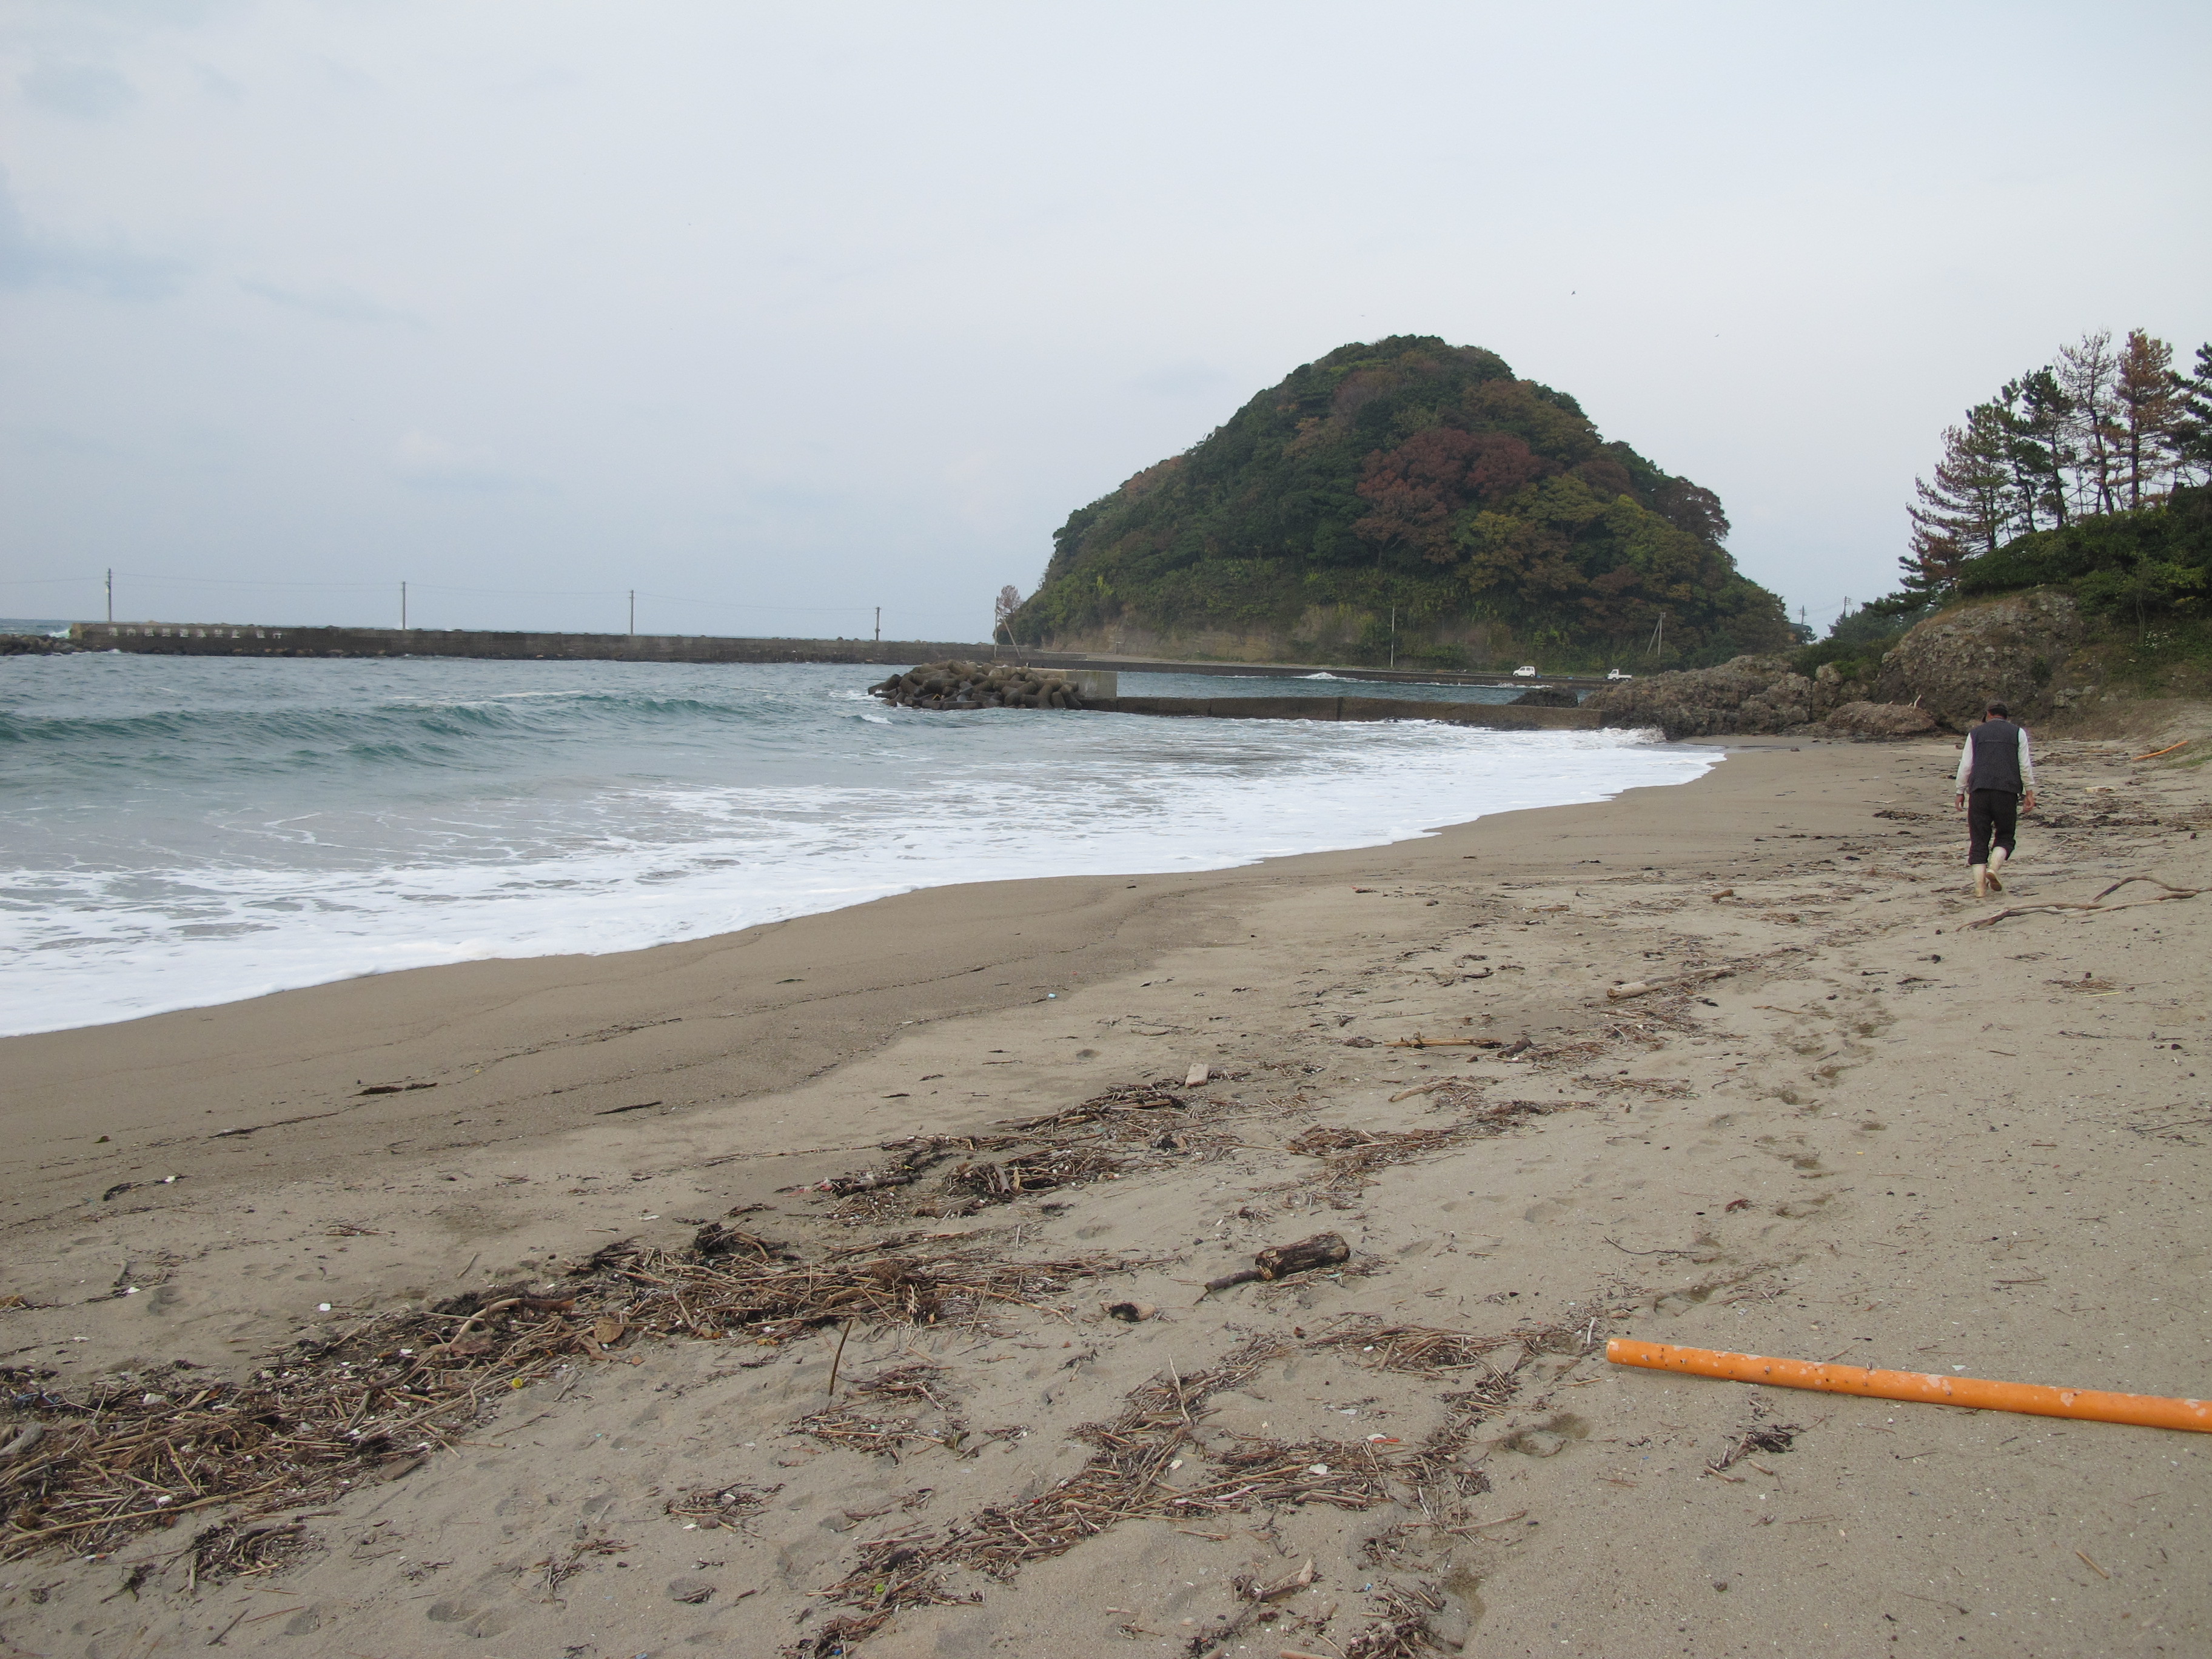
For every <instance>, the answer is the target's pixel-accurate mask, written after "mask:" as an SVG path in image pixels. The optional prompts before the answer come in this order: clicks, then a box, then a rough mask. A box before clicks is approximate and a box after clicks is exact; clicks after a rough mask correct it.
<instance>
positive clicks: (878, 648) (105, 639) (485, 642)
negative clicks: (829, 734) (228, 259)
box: [70, 623, 991, 667]
mask: <svg viewBox="0 0 2212 1659" xmlns="http://www.w3.org/2000/svg"><path fill="white" fill-rule="evenodd" d="M70 640H71V641H73V642H74V643H75V644H76V646H77V647H79V648H80V649H82V650H86V651H135V652H143V653H154V654H160V655H167V656H189V657H481V658H489V659H498V660H502V661H541V662H864V663H883V664H886V665H896V666H899V667H905V666H908V665H911V664H914V663H918V662H939V661H942V660H943V659H945V658H947V657H961V658H969V659H982V660H985V661H988V660H989V659H990V655H991V647H989V646H987V645H976V644H973V643H966V644H947V643H945V641H941V640H756V639H732V638H727V637H724V636H722V635H714V634H526V633H497V632H492V631H489V630H475V629H444V628H405V629H401V628H262V627H255V626H251V625H248V624H246V623H73V624H72V625H71V626H70Z"/></svg>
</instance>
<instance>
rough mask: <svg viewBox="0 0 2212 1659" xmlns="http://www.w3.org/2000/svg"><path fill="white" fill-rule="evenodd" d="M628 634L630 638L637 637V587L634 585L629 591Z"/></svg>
mask: <svg viewBox="0 0 2212 1659" xmlns="http://www.w3.org/2000/svg"><path fill="white" fill-rule="evenodd" d="M629 636H630V637H631V638H632V639H635V638H636V637H637V589H635V587H633V588H631V589H630V591H629Z"/></svg>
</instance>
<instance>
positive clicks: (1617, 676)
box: [1605, 668, 1636, 680]
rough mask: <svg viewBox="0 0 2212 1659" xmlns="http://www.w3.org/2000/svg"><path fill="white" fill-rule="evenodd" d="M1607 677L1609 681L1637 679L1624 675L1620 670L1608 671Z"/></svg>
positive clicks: (1633, 676) (1631, 675)
mask: <svg viewBox="0 0 2212 1659" xmlns="http://www.w3.org/2000/svg"><path fill="white" fill-rule="evenodd" d="M1605 677H1606V678H1607V679H1609V680H1632V679H1634V678H1636V676H1635V675H1633V674H1624V673H1622V672H1621V671H1620V670H1619V669H1618V668H1612V669H1607V671H1606V676H1605Z"/></svg>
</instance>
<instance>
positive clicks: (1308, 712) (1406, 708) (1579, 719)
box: [1085, 697, 1598, 732]
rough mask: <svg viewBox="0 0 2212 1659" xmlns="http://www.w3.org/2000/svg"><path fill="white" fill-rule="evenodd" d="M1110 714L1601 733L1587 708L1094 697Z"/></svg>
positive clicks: (1395, 700) (1390, 700) (1093, 703)
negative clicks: (1424, 722)
mask: <svg viewBox="0 0 2212 1659" xmlns="http://www.w3.org/2000/svg"><path fill="white" fill-rule="evenodd" d="M1085 706H1086V707H1087V708H1093V709H1096V710H1097V711H1098V712H1100V713H1102V714H1182V715H1197V716H1200V717H1204V718H1210V719H1212V720H1448V721H1449V722H1450V723H1451V724H1453V725H1455V726H1486V727H1488V728H1489V729H1491V730H1492V731H1495V732H1595V731H1596V730H1597V729H1598V717H1597V714H1596V713H1595V711H1594V710H1589V709H1583V708H1515V707H1514V706H1513V705H1512V704H1510V703H1498V702H1413V701H1411V700H1410V699H1407V698H1404V697H1094V698H1091V699H1090V700H1089V702H1087V703H1086V705H1085Z"/></svg>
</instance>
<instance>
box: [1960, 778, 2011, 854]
mask: <svg viewBox="0 0 2212 1659" xmlns="http://www.w3.org/2000/svg"><path fill="white" fill-rule="evenodd" d="M2019 827H2020V797H2019V796H2018V795H2015V794H2014V793H2013V792H2012V791H2011V790H2009V789H1977V790H1975V791H1974V793H1972V794H1971V795H1969V796H1967V797H1966V833H1967V834H1968V835H1969V836H1972V838H1973V839H1972V844H1971V845H1970V846H1969V847H1968V848H1967V849H1966V862H1967V863H1968V864H1969V865H1975V864H1987V863H1988V862H1989V861H1990V846H1991V845H1992V844H1993V843H1994V844H1995V845H1996V846H1998V847H2002V848H2004V853H2005V856H2006V857H2007V858H2010V857H2011V856H2012V838H2013V833H2014V831H2015V830H2016V829H2019Z"/></svg>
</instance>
